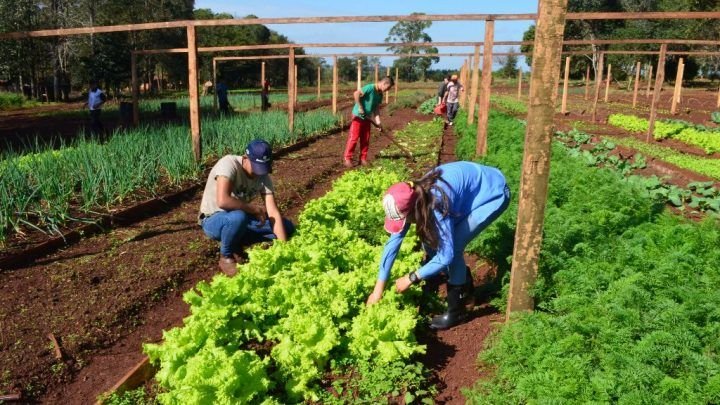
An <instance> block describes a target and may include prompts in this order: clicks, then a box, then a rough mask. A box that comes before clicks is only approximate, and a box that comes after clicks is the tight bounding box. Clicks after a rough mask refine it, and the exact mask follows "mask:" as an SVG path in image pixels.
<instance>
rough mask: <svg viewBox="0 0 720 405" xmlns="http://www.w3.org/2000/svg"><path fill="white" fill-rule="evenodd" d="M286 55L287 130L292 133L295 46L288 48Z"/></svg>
mask: <svg viewBox="0 0 720 405" xmlns="http://www.w3.org/2000/svg"><path fill="white" fill-rule="evenodd" d="M289 52H290V53H289V55H288V56H289V57H288V86H287V88H288V89H287V91H288V103H287V106H288V107H287V108H288V130H289V131H290V133H291V134H292V133H293V132H295V103H293V98H294V96H295V89H294V87H295V48H290V50H289Z"/></svg>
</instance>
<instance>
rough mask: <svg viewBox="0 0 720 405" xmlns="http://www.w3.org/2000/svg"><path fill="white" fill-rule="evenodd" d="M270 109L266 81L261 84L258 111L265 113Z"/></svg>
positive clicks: (268, 83)
mask: <svg viewBox="0 0 720 405" xmlns="http://www.w3.org/2000/svg"><path fill="white" fill-rule="evenodd" d="M269 108H270V82H269V81H268V80H267V79H266V80H265V81H264V82H263V83H262V90H261V91H260V109H261V110H262V111H267V110H268V109H269Z"/></svg>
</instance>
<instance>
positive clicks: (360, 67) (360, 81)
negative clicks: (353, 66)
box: [357, 59, 362, 90]
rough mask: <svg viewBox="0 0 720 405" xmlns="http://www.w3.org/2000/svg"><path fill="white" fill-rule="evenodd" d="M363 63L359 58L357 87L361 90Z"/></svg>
mask: <svg viewBox="0 0 720 405" xmlns="http://www.w3.org/2000/svg"><path fill="white" fill-rule="evenodd" d="M361 63H362V60H360V59H358V60H357V89H358V90H360V89H361V88H362V66H361V65H360V64H361Z"/></svg>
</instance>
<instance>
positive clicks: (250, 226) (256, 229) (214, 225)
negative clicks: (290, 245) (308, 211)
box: [202, 210, 295, 257]
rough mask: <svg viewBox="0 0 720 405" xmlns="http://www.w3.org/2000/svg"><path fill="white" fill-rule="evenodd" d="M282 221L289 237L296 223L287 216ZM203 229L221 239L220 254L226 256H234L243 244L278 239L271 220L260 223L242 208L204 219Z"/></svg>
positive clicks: (212, 237)
mask: <svg viewBox="0 0 720 405" xmlns="http://www.w3.org/2000/svg"><path fill="white" fill-rule="evenodd" d="M282 221H283V225H284V226H285V233H286V234H287V235H288V237H289V236H290V235H291V234H292V233H293V232H294V231H295V225H294V224H293V223H292V222H290V220H289V219H286V218H283V219H282ZM202 229H203V231H204V232H205V235H207V236H208V237H210V238H211V239H214V240H217V241H220V254H222V255H223V256H225V257H232V254H233V252H234V251H237V248H238V247H239V246H240V245H241V244H251V243H255V242H262V241H265V240H274V239H277V236H276V235H275V234H274V233H273V229H272V224H271V223H270V220H267V221H265V224H264V225H260V221H258V220H257V219H256V218H255V217H253V216H252V215H250V214H248V213H246V212H245V211H241V210H236V211H218V212H216V213H214V214H212V215H210V216H209V217H206V218H205V219H203V221H202Z"/></svg>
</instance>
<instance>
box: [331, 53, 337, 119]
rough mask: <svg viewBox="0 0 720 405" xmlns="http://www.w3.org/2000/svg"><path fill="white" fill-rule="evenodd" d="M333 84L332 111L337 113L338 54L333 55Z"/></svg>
mask: <svg viewBox="0 0 720 405" xmlns="http://www.w3.org/2000/svg"><path fill="white" fill-rule="evenodd" d="M332 75H333V84H332V111H333V114H337V96H338V68H337V56H333V74H332Z"/></svg>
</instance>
